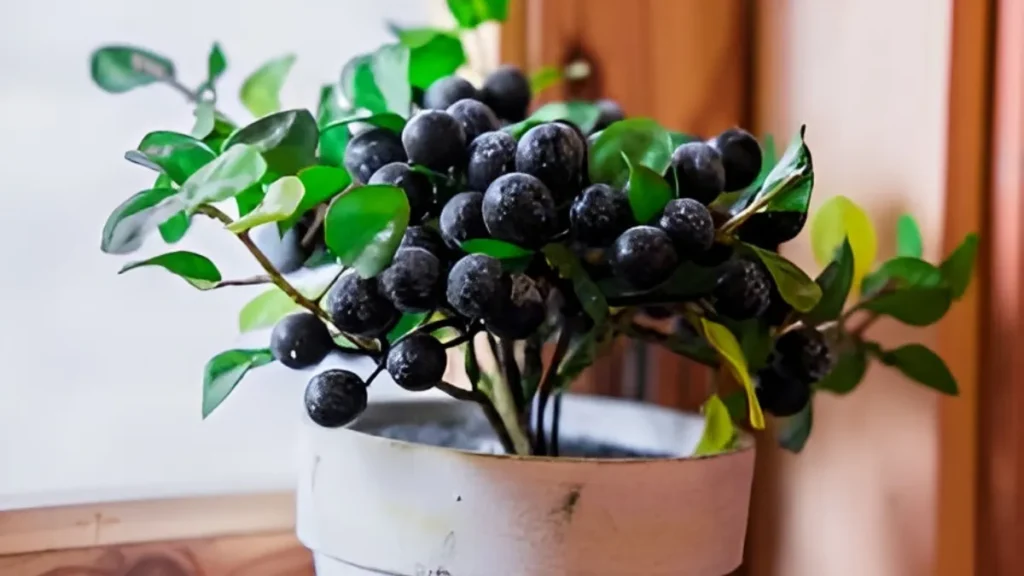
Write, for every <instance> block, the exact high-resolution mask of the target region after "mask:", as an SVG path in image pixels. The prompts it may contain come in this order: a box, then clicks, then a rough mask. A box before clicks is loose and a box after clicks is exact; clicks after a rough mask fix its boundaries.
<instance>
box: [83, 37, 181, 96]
mask: <svg viewBox="0 0 1024 576" xmlns="http://www.w3.org/2000/svg"><path fill="white" fill-rule="evenodd" d="M90 61H91V62H90V70H91V72H92V80H93V82H95V83H96V85H97V86H99V87H100V88H102V89H103V90H105V91H107V92H112V93H114V94H119V93H121V92H127V91H129V90H131V89H133V88H138V87H140V86H145V85H147V84H152V83H153V82H160V81H163V80H168V79H170V78H174V64H173V63H172V62H171V61H170V60H168V59H167V58H164V57H163V56H160V55H158V54H154V53H153V52H150V51H148V50H143V49H142V48H135V47H133V46H104V47H103V48H100V49H98V50H96V51H95V52H93V53H92V57H91V58H90Z"/></svg>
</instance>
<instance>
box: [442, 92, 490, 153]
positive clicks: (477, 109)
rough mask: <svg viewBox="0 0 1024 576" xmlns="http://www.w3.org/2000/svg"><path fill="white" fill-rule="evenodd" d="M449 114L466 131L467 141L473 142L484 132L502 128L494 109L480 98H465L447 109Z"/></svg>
mask: <svg viewBox="0 0 1024 576" xmlns="http://www.w3.org/2000/svg"><path fill="white" fill-rule="evenodd" d="M447 112H448V114H450V115H451V116H452V118H455V120H456V121H458V123H459V124H460V125H461V126H462V130H463V132H465V133H466V142H472V141H473V140H474V139H475V138H476V137H477V136H479V135H481V134H483V133H484V132H493V131H494V130H497V129H499V128H501V123H500V122H499V121H498V117H497V116H495V115H494V111H493V110H491V109H490V108H488V107H487V105H486V104H484V103H483V102H480V101H479V100H471V99H469V98H464V99H462V100H459V101H458V102H456V103H455V104H452V105H451V106H449V107H448V109H447Z"/></svg>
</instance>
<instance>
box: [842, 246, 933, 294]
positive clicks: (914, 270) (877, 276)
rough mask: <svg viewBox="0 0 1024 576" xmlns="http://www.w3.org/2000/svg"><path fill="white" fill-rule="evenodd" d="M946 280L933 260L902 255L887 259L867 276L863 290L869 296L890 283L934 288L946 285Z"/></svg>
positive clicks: (900, 286) (893, 286) (909, 286)
mask: <svg viewBox="0 0 1024 576" xmlns="http://www.w3.org/2000/svg"><path fill="white" fill-rule="evenodd" d="M945 282H946V279H945V278H943V276H942V271H941V270H939V269H938V268H936V267H935V265H934V264H932V263H931V262H925V261H924V260H921V259H919V258H914V257H911V256H900V257H897V258H893V259H892V260H888V261H886V262H885V263H884V264H882V266H881V267H880V268H879V269H878V270H876V271H875V272H872V273H871V274H868V275H867V276H865V277H864V281H863V282H861V292H862V293H863V294H864V296H865V297H868V296H873V295H875V294H877V293H878V292H880V291H881V290H882V289H883V288H885V287H886V286H887V285H890V284H891V285H892V288H911V287H913V288H934V287H937V286H943V285H945Z"/></svg>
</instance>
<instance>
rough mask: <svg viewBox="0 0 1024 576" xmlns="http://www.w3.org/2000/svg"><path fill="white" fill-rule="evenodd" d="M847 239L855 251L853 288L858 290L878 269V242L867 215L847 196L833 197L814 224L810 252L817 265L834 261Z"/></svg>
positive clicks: (812, 222)
mask: <svg viewBox="0 0 1024 576" xmlns="http://www.w3.org/2000/svg"><path fill="white" fill-rule="evenodd" d="M846 239H848V240H849V242H850V248H851V249H852V250H853V286H854V290H856V289H857V288H858V287H859V286H860V283H861V279H863V278H864V276H865V275H867V274H868V272H870V271H871V269H872V268H873V267H874V266H875V256H876V255H877V253H878V238H877V237H876V235H875V227H874V225H873V224H872V223H871V219H870V218H869V217H868V215H867V213H865V212H864V210H863V209H862V208H861V207H860V206H858V205H857V204H856V203H855V202H854V201H852V200H850V199H849V198H847V197H845V196H833V197H832V198H829V199H828V200H826V201H825V203H824V204H822V205H821V207H820V208H818V210H817V212H816V214H815V216H814V219H813V220H812V221H811V248H812V249H813V251H814V258H815V260H817V261H818V264H819V265H821V266H824V265H825V264H827V263H828V262H830V261H831V260H832V256H833V255H834V254H835V251H836V248H839V246H840V245H841V244H842V243H843V241H844V240H846Z"/></svg>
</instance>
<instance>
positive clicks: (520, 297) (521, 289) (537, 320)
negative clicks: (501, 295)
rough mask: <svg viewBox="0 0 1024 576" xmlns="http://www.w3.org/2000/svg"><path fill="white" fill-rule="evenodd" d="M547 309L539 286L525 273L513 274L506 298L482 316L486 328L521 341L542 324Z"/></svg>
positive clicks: (496, 333) (500, 336)
mask: <svg viewBox="0 0 1024 576" xmlns="http://www.w3.org/2000/svg"><path fill="white" fill-rule="evenodd" d="M546 312H547V308H546V306H545V305H544V295H543V294H542V293H541V290H540V287H539V286H538V285H537V282H535V281H534V280H533V279H532V278H530V277H529V276H527V275H526V274H513V275H512V277H511V288H510V289H509V293H508V299H507V300H505V301H504V302H503V303H502V305H501V308H500V310H499V311H498V312H497V313H496V314H494V315H493V316H491V317H489V318H487V319H486V321H487V329H488V330H490V331H491V333H493V334H494V335H495V336H497V337H499V338H507V339H509V340H522V339H524V338H526V337H528V336H529V335H530V334H533V333H534V332H536V331H537V329H538V328H540V325H541V324H543V323H544V317H545V315H546Z"/></svg>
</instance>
